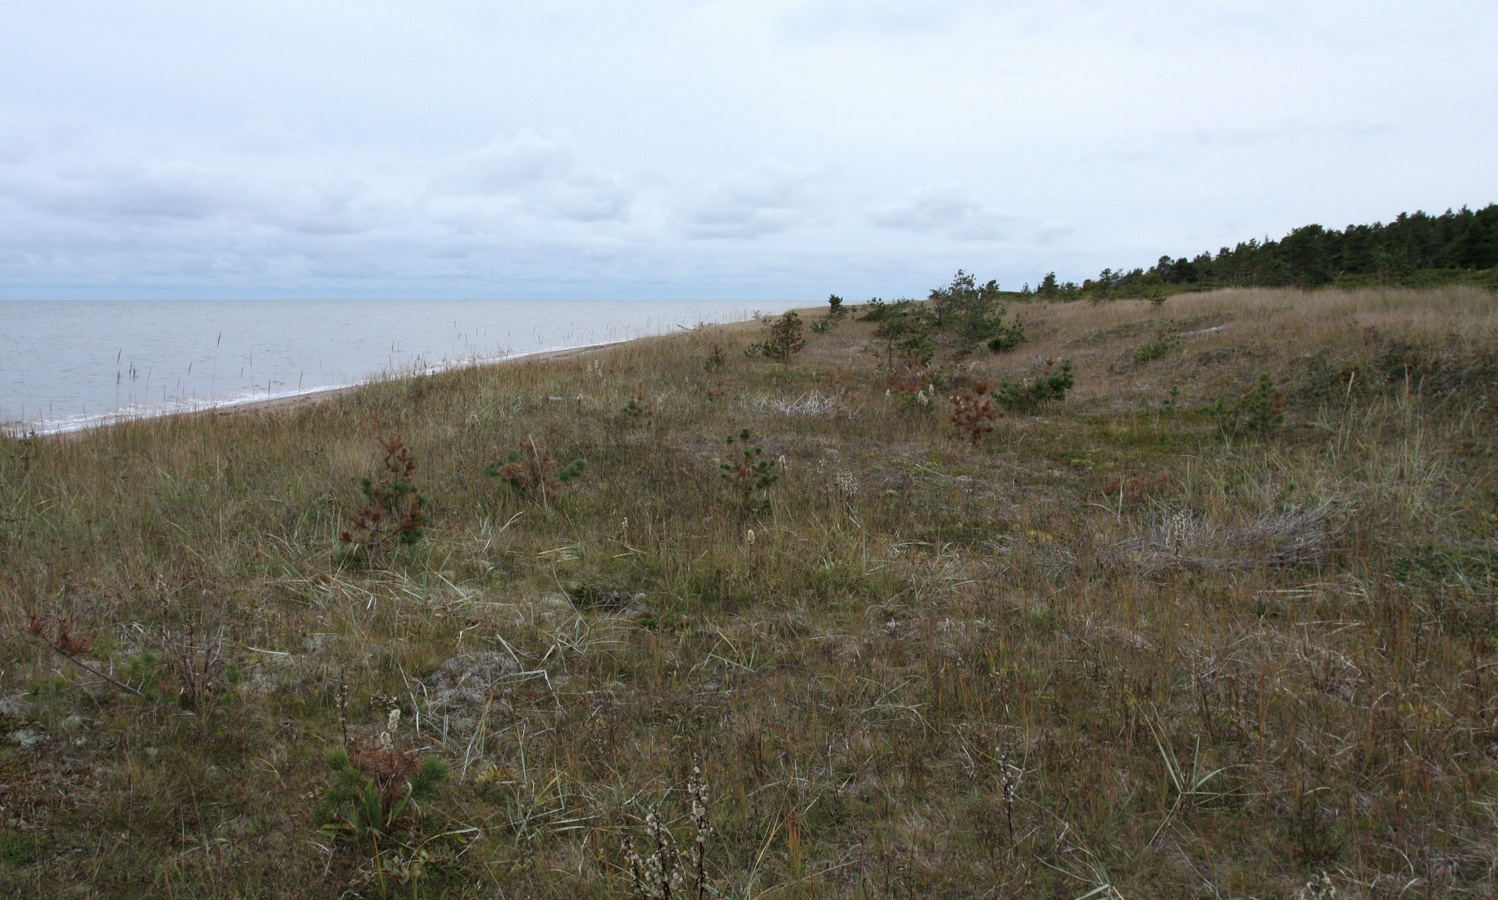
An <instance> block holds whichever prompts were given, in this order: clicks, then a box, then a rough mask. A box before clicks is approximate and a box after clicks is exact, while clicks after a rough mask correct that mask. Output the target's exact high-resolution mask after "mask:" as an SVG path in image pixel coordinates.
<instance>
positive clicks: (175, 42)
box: [0, 0, 1498, 303]
mask: <svg viewBox="0 0 1498 900" xmlns="http://www.w3.org/2000/svg"><path fill="white" fill-rule="evenodd" d="M1495 47H1498V5H1495V3H1494V2H1493V0H1450V2H1447V0H1429V2H1425V3H1419V4H1417V3H1411V2H1408V0H1397V2H1385V0H1372V2H1368V0H1357V2H1354V0H1345V2H1343V0H1298V2H1279V0H1259V2H1252V3H1249V2H1221V0H1117V2H1114V0H1109V2H1103V0H1059V2H1056V0H1048V2H1040V0H1033V2H1032V0H988V2H979V0H743V2H729V0H718V2H714V0H611V2H605V0H587V2H581V0H578V2H574V0H535V2H531V0H486V2H478V0H473V2H466V0H428V2H424V3H419V4H418V3H414V2H412V3H393V2H382V0H362V2H357V3H355V2H347V3H334V2H318V0H295V2H281V0H255V2H234V3H230V2H207V0H193V2H151V0H142V2H136V3H122V2H119V0H100V2H75V0H45V2H40V0H39V2H29V0H4V2H3V3H0V297H5V298H38V299H49V298H67V297H80V298H82V297H105V298H107V297H230V298H232V297H579V298H581V297H620V298H632V297H641V298H648V297H723V298H743V299H749V300H753V299H801V298H805V299H807V300H808V301H810V302H817V303H819V302H821V301H822V300H823V299H825V297H826V296H827V294H829V293H834V292H835V293H839V294H842V295H844V296H846V297H848V298H849V299H850V301H861V300H865V299H868V298H869V297H870V296H874V295H878V296H883V297H886V298H892V297H898V296H924V295H925V293H926V292H927V290H928V289H930V288H932V287H935V286H937V285H939V284H943V283H945V282H947V281H948V280H950V278H951V275H952V273H953V272H954V271H955V270H956V269H958V268H959V267H960V268H964V269H966V270H968V271H970V272H973V273H975V274H976V275H978V276H979V278H980V279H982V280H987V279H989V278H995V279H998V280H999V282H1000V283H1001V284H1002V285H1003V286H1004V287H1006V288H1019V287H1020V286H1021V284H1023V283H1025V282H1029V283H1030V284H1032V285H1033V284H1035V283H1037V282H1038V281H1039V279H1040V278H1041V276H1043V275H1044V274H1045V273H1046V272H1048V271H1051V270H1054V271H1056V272H1057V273H1058V275H1060V277H1061V279H1062V280H1063V281H1064V280H1068V279H1074V280H1078V281H1080V280H1081V279H1082V278H1085V277H1089V276H1092V275H1095V274H1096V273H1097V272H1098V271H1099V270H1100V269H1102V268H1103V267H1105V266H1107V267H1113V268H1120V267H1123V268H1132V267H1134V266H1148V265H1150V264H1151V263H1152V262H1153V261H1154V260H1155V259H1156V258H1157V257H1158V256H1160V255H1161V254H1171V255H1173V256H1179V255H1195V254H1196V253H1199V252H1201V251H1202V250H1208V249H1210V250H1215V249H1216V248H1218V247H1220V246H1222V245H1224V244H1229V245H1230V244H1233V243H1236V242H1237V241H1239V240H1244V239H1247V238H1250V237H1259V238H1261V239H1262V238H1263V237H1265V236H1269V237H1274V238H1278V237H1280V236H1282V235H1283V234H1284V233H1285V232H1286V231H1288V230H1289V229H1291V228H1294V227H1296V226H1299V225H1304V224H1307V223H1311V222H1318V223H1320V224H1323V225H1326V226H1328V227H1338V228H1340V227H1345V226H1346V225H1348V224H1350V223H1370V222H1373V221H1380V220H1382V221H1387V220H1388V219H1390V218H1392V217H1393V216H1394V215H1396V214H1397V213H1399V212H1401V211H1414V210H1417V209H1423V210H1426V211H1428V212H1432V213H1439V212H1442V211H1444V210H1446V209H1447V208H1448V207H1460V206H1462V205H1464V204H1466V205H1470V206H1472V207H1473V208H1480V207H1482V206H1485V205H1487V204H1489V203H1493V202H1498V51H1495V49H1494V48H1495Z"/></svg>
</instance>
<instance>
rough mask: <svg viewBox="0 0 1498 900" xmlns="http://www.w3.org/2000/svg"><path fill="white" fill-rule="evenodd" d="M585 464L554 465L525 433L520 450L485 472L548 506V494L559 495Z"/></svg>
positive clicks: (550, 496)
mask: <svg viewBox="0 0 1498 900" xmlns="http://www.w3.org/2000/svg"><path fill="white" fill-rule="evenodd" d="M631 402H633V401H631ZM587 468H588V461H587V460H585V459H574V460H573V461H572V462H570V463H568V464H567V465H565V466H559V465H557V461H556V460H554V459H552V458H551V456H550V454H547V453H545V452H543V451H542V450H541V449H540V448H539V447H537V446H536V440H535V438H533V437H531V436H529V435H527V436H526V438H525V442H524V443H522V444H521V445H520V449H519V450H511V451H510V452H509V453H508V454H507V455H506V456H505V458H504V460H503V461H496V462H492V463H490V464H489V465H488V466H487V467H485V469H484V472H485V473H486V474H488V475H489V476H490V477H491V478H502V479H504V481H505V482H506V483H508V484H509V485H510V487H512V488H514V489H515V490H516V491H517V492H519V493H520V494H522V495H524V496H526V497H531V498H533V499H536V500H537V501H539V502H540V503H541V505H542V506H543V507H547V506H550V498H552V497H557V496H560V495H561V494H562V492H564V491H565V490H566V489H567V485H568V483H570V482H572V481H574V480H576V479H577V478H578V477H580V476H581V475H582V474H583V472H584V471H585V470H586V469H587Z"/></svg>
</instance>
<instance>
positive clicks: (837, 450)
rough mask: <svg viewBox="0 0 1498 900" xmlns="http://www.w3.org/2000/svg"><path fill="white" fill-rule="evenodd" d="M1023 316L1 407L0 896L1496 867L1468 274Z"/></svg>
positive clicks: (598, 887)
mask: <svg viewBox="0 0 1498 900" xmlns="http://www.w3.org/2000/svg"><path fill="white" fill-rule="evenodd" d="M1015 309H1016V310H1017V311H1019V312H1020V315H1021V317H1022V318H1023V319H1024V320H1025V330H1026V332H1027V335H1028V338H1029V340H1028V343H1026V344H1023V345H1022V346H1020V347H1019V348H1018V349H1016V350H1012V351H1008V352H1005V353H1002V354H998V355H989V354H982V355H979V356H975V357H972V358H969V359H965V360H953V359H950V358H945V357H944V356H943V355H941V354H938V357H937V360H936V362H937V364H938V367H939V370H940V371H939V372H938V373H937V377H939V378H940V379H941V380H942V381H943V382H944V384H945V385H946V386H945V387H944V388H943V389H941V390H938V391H936V392H935V393H934V397H933V396H932V395H931V394H923V395H922V396H923V397H927V398H930V402H922V400H921V399H919V398H914V397H911V396H908V395H901V394H900V393H899V392H889V391H888V390H887V383H886V377H885V374H886V373H884V372H883V371H881V369H880V366H881V364H882V363H883V362H884V361H885V354H884V353H883V352H882V349H881V348H880V342H879V341H877V340H876V339H875V338H874V337H873V335H872V326H871V325H869V324H867V323H862V322H858V321H854V320H852V319H851V318H850V319H845V320H843V321H841V322H840V323H838V324H837V325H836V326H835V327H833V328H832V329H831V330H830V331H827V332H826V333H818V334H808V335H807V338H808V343H807V346H806V349H805V350H804V351H803V352H801V353H799V354H797V355H796V356H794V357H793V359H792V360H791V362H790V363H789V365H781V364H779V363H775V362H771V361H769V360H766V359H763V358H761V359H752V358H748V357H746V356H745V354H744V353H743V352H742V350H743V348H744V347H745V346H746V345H748V344H749V343H750V342H751V341H758V340H762V339H763V338H764V328H763V326H760V325H755V324H752V323H751V324H748V325H745V326H735V327H712V328H702V329H698V330H696V331H693V332H690V333H679V334H675V335H671V336H667V337H663V338H658V339H649V340H641V341H637V342H633V343H630V344H626V345H621V346H617V347H613V348H608V349H603V350H598V351H593V352H589V353H584V354H579V355H575V356H571V357H568V358H565V359H560V360H553V361H549V362H518V363H514V364H508V365H503V366H498V367H493V368H485V369H474V370H467V371H460V372H451V373H446V374H442V375H438V376H432V377H427V378H420V379H415V380H396V381H389V382H386V383H380V384H375V385H372V386H369V387H367V388H365V389H362V390H358V391H355V392H352V393H348V394H345V395H342V396H339V397H336V398H333V399H329V400H327V401H326V402H323V403H319V404H316V405H309V406H304V407H301V408H296V409H290V410H283V411H278V412H274V413H271V412H247V413H238V414H229V415H203V416H190V417H178V418H170V419H159V420H150V421H142V422H138V423H133V424H126V425H121V426H119V427H114V428H109V429H105V430H100V431H96V432H90V433H88V434H85V435H83V436H81V437H79V438H78V439H75V440H66V441H64V440H18V439H15V438H8V439H4V440H3V441H0V563H3V565H0V735H5V736H6V739H5V740H4V742H3V744H0V772H3V781H0V893H7V894H9V895H15V896H20V895H30V896H63V895H66V896H88V895H98V896H123V895H143V894H152V895H158V896H181V897H192V896H234V895H253V896H340V895H343V896H381V895H384V894H388V895H394V896H417V895H420V896H504V897H536V896H543V897H544V896H557V897H586V896H598V897H605V896H621V895H628V894H629V893H630V892H631V891H635V890H641V891H642V893H643V892H645V891H646V890H648V889H649V888H651V884H650V883H649V882H650V881H651V879H652V878H653V877H654V876H653V875H652V874H651V873H652V872H656V871H659V870H669V869H670V868H671V867H672V866H673V865H674V866H676V867H677V872H678V874H679V876H680V880H679V883H678V884H677V885H676V886H675V887H674V888H673V889H672V890H671V892H670V896H673V897H698V896H706V897H713V896H727V897H801V896H855V897H932V896H951V897H967V896H992V897H1017V898H1019V897H1069V898H1081V897H1109V896H1114V897H1128V898H1137V897H1219V896H1220V897H1248V896H1256V897H1289V896H1303V897H1330V896H1333V895H1334V896H1337V897H1344V898H1345V897H1391V898H1392V897H1413V896H1432V897H1435V896H1440V897H1447V896H1481V897H1486V896H1492V893H1493V891H1494V890H1495V889H1498V806H1495V803H1498V769H1495V759H1498V607H1495V600H1498V537H1495V526H1498V466H1495V455H1494V454H1495V438H1494V435H1495V433H1498V312H1495V309H1498V306H1495V303H1494V300H1493V296H1492V294H1491V293H1488V292H1483V291H1477V290H1470V289H1461V288H1448V289H1440V290H1434V291H1426V292H1415V291H1400V290H1377V291H1367V292H1357V293H1329V292H1321V293H1310V294H1306V293H1296V292H1286V291H1236V292H1218V293H1211V294H1193V295H1181V296H1176V297H1172V298H1170V299H1169V300H1167V301H1166V302H1165V303H1164V304H1163V305H1161V306H1159V307H1158V308H1157V307H1154V306H1152V305H1151V304H1149V303H1146V302H1136V301H1124V302H1118V303H1114V304H1109V305H1103V306H1089V305H1084V304H1070V305H1048V306H1047V305H1034V306H1022V307H1016V308H1015ZM820 315H821V312H820V311H818V312H814V313H809V314H807V318H808V321H809V322H810V321H812V320H814V319H815V318H817V317H820ZM715 345H717V346H718V347H719V348H721V350H722V352H723V360H724V367H723V368H722V370H721V371H720V372H717V373H709V372H708V371H706V367H705V363H706V362H707V361H708V360H709V359H710V358H711V356H712V353H713V348H714V346H715ZM1063 358H1064V359H1069V360H1070V361H1071V362H1072V364H1073V366H1074V368H1075V372H1076V387H1075V388H1074V389H1073V390H1072V391H1071V392H1070V394H1069V395H1068V396H1067V397H1066V399H1065V400H1064V401H1061V402H1057V403H1053V404H1050V405H1049V406H1046V407H1044V408H1042V409H1041V410H1040V411H1039V412H1038V413H1037V414H1029V413H1027V414H1010V415H1008V416H1006V417H1004V418H1001V419H999V420H997V422H996V423H994V424H995V428H994V430H993V431H992V433H989V434H987V435H982V436H980V439H979V440H978V441H977V442H976V443H974V442H972V441H970V440H968V439H966V437H964V436H963V435H961V434H959V432H958V430H957V429H956V428H955V427H954V426H953V424H952V421H951V418H950V409H951V405H950V402H949V400H948V396H949V395H950V394H952V393H954V392H957V393H966V392H971V390H972V388H973V386H974V385H975V384H976V383H977V382H979V381H988V382H990V383H993V384H997V383H998V382H999V380H1000V379H1009V380H1011V381H1013V380H1017V379H1021V378H1026V377H1034V376H1035V375H1036V374H1037V373H1039V372H1041V371H1042V370H1044V369H1045V368H1046V360H1047V359H1051V360H1053V361H1054V360H1060V359H1063ZM1261 376H1267V377H1268V379H1269V382H1270V386H1271V389H1272V394H1273V395H1274V396H1275V397H1276V400H1275V402H1276V403H1279V402H1283V410H1282V412H1283V422H1282V423H1277V422H1275V421H1273V420H1272V417H1271V416H1268V415H1266V416H1265V417H1264V418H1263V419H1262V421H1257V422H1254V421H1250V417H1249V415H1248V412H1245V411H1244V410H1240V413H1242V415H1240V416H1239V417H1238V418H1237V419H1236V421H1237V423H1238V424H1239V425H1240V426H1241V427H1239V428H1238V429H1237V430H1236V431H1234V430H1233V429H1232V428H1231V427H1229V428H1226V429H1225V428H1224V427H1222V426H1223V425H1225V424H1226V425H1231V423H1232V421H1233V417H1232V416H1231V415H1229V414H1228V413H1227V412H1219V413H1218V414H1216V415H1215V416H1214V415H1213V414H1212V413H1211V408H1212V407H1213V404H1214V403H1216V402H1217V401H1218V400H1219V398H1225V401H1226V403H1225V406H1224V407H1222V409H1225V410H1230V409H1231V407H1232V405H1233V404H1234V403H1237V402H1238V400H1239V399H1240V398H1243V397H1245V396H1251V395H1252V392H1253V391H1254V389H1255V387H1256V385H1257V384H1259V382H1260V377H1261ZM632 400H633V401H634V402H633V406H632V407H631V405H630V404H631V401H632ZM626 408H629V411H626ZM1255 424H1257V425H1261V426H1262V427H1261V428H1257V429H1256V428H1254V427H1252V426H1253V425H1255ZM746 428H747V429H749V431H750V433H751V439H750V441H749V442H748V446H751V447H759V448H761V449H762V451H763V454H762V456H760V457H758V459H761V460H764V461H766V462H768V464H769V465H768V466H767V467H766V468H765V471H766V472H768V473H769V474H773V475H775V476H777V480H776V481H775V482H774V483H773V484H771V485H769V486H768V487H766V488H764V489H762V490H755V489H754V488H753V485H748V486H746V487H747V490H746V492H745V494H744V495H740V494H739V493H737V492H736V491H735V489H734V486H733V485H732V484H730V483H729V482H728V480H726V479H725V478H724V477H723V474H724V473H723V470H722V463H723V461H724V460H725V456H726V455H728V454H733V453H737V452H738V451H739V449H740V448H741V447H743V446H744V443H743V442H735V443H734V444H733V445H728V444H726V443H725V439H726V438H727V437H728V436H730V435H738V434H740V432H741V431H742V430H743V429H746ZM397 435H398V436H399V437H400V438H401V440H402V441H403V442H404V445H405V446H406V447H407V448H409V452H410V454H411V458H412V459H413V460H414V462H415V469H414V473H413V474H412V476H411V479H410V481H411V483H412V484H413V485H414V486H415V487H416V488H417V489H418V490H419V492H420V496H421V497H422V501H423V505H422V512H423V514H424V516H425V528H424V533H423V535H422V539H421V540H419V541H417V542H415V543H413V544H410V545H409V546H399V547H397V548H396V549H393V550H391V551H389V552H387V553H383V554H377V555H376V556H375V558H373V559H369V558H360V557H359V556H358V555H357V554H355V555H354V556H353V557H351V556H350V548H351V547H352V546H354V545H350V544H348V543H345V542H343V541H341V540H340V533H341V532H343V531H345V530H348V529H349V528H350V517H351V516H352V515H353V514H354V513H355V511H356V510H358V509H359V508H360V507H361V505H363V504H364V503H365V498H364V496H363V495H362V494H361V491H360V486H359V485H360V480H361V478H365V477H370V478H374V479H375V480H376V483H378V479H379V476H380V473H381V458H382V454H383V451H382V449H381V445H380V444H379V443H377V441H376V439H377V438H383V439H386V440H389V439H390V438H392V437H395V436H397ZM527 440H532V441H534V444H535V445H536V447H537V448H539V450H540V452H541V453H543V454H545V455H549V456H551V457H553V458H554V459H555V460H556V461H557V462H558V463H563V464H565V463H567V462H569V461H571V460H573V459H577V458H581V459H585V460H586V461H587V470H586V472H585V473H584V474H583V476H582V477H581V478H579V479H576V480H574V481H572V482H570V483H568V484H566V485H563V486H561V489H554V490H549V491H545V492H533V493H531V494H529V495H527V494H525V493H522V492H519V491H516V490H514V489H512V488H511V487H510V486H509V485H508V484H506V483H505V481H504V480H503V479H500V478H496V477H492V476H489V475H486V474H485V467H486V465H488V464H489V463H491V462H495V461H498V460H502V459H504V458H505V456H506V454H507V453H508V452H509V451H512V450H518V449H521V448H522V443H523V442H525V441H527ZM745 496H747V499H748V501H749V502H748V503H744V502H742V501H743V500H744V497H745ZM761 499H767V500H768V501H769V507H768V508H766V509H756V508H754V507H756V506H758V501H759V500H761ZM355 530H357V529H355ZM351 536H353V537H356V538H357V537H359V535H358V534H354V535H351ZM74 663H82V664H85V665H87V666H89V667H91V669H93V670H94V671H88V670H86V669H84V668H83V667H82V666H80V665H75V664H74ZM103 676H108V677H109V679H111V680H112V681H111V680H106V678H105V677H103ZM136 692H138V694H137V693H136ZM392 709H398V710H399V718H398V721H395V722H392V716H391V710H392ZM392 726H393V727H392ZM382 732H383V734H382ZM330 751H333V753H332V757H331V762H332V764H331V765H330V757H329V752H330ZM338 751H344V752H345V754H346V755H344V756H343V757H342V760H343V761H344V762H343V772H344V775H345V776H347V777H346V778H345V779H344V781H340V775H339V773H338V772H337V771H335V767H336V766H337V765H339V764H340V763H339V760H340V757H339V752H338ZM429 760H438V761H440V762H430V763H429V762H428V761H429ZM694 761H696V762H697V763H700V768H701V777H700V779H697V778H694V776H693V767H694ZM444 764H445V771H446V778H445V780H442V781H441V782H440V783H438V784H435V785H431V784H428V785H425V786H424V787H419V789H418V791H417V793H418V794H419V795H420V796H419V797H417V798H415V799H413V800H412V801H411V802H409V803H407V804H406V805H405V806H404V807H402V808H400V809H398V810H397V809H396V808H395V807H396V805H397V804H399V803H400V802H401V801H402V799H403V798H404V797H405V795H406V793H407V792H408V790H409V789H408V784H410V783H412V782H413V779H415V780H420V776H418V775H417V774H416V773H417V771H418V768H419V766H421V765H428V766H431V767H433V768H432V769H430V770H429V774H430V775H432V777H433V780H435V778H436V777H437V776H438V775H440V774H441V771H440V769H441V767H442V766H443V765H444ZM696 784H705V794H706V797H705V803H701V799H702V794H701V793H700V792H698V793H696V794H695V796H696V797H697V798H698V800H699V804H700V805H701V806H702V809H699V810H698V811H697V812H696V813H695V814H694V811H693V802H692V801H693V796H694V792H693V790H692V788H693V786H694V785H696ZM427 787H430V788H431V789H430V790H429V791H428V790H426V789H425V788H427ZM354 795H362V796H363V797H364V800H365V801H366V805H365V806H363V807H359V806H357V805H356V803H355V802H354V800H351V799H349V798H350V797H351V796H354ZM371 801H373V802H374V804H375V805H374V807H372V808H371V807H370V806H369V805H368V803H369V802H371ZM371 809H372V811H371ZM360 810H363V811H360ZM699 835H700V836H701V837H702V839H703V840H702V843H701V844H700V846H701V848H702V849H703V854H702V864H701V867H700V872H699V869H698V867H697V865H696V862H695V859H694V852H695V849H696V848H697V847H698V846H699V845H698V844H697V843H696V840H697V838H698V836H699ZM631 853H633V854H634V859H633V860H632V859H631V856H630V854H631ZM636 867H637V868H636ZM1333 890H1334V891H1335V894H1332V893H1331V891H1333ZM647 895H648V894H647Z"/></svg>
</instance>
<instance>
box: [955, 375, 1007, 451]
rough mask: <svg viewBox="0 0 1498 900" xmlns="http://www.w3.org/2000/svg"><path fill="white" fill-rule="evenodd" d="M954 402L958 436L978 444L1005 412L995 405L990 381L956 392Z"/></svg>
mask: <svg viewBox="0 0 1498 900" xmlns="http://www.w3.org/2000/svg"><path fill="white" fill-rule="evenodd" d="M950 399H951V402H952V425H953V426H955V427H956V429H957V436H958V437H965V438H967V439H968V440H969V441H971V442H972V444H973V446H975V447H976V446H977V445H978V442H979V441H981V440H982V439H983V436H984V435H985V434H988V433H989V432H990V431H993V426H994V422H995V421H997V420H998V419H999V418H1001V417H1002V416H1003V415H1004V413H1003V412H1002V411H1000V410H999V409H997V408H996V407H995V406H994V402H993V398H992V397H989V396H988V382H986V381H979V382H977V383H976V384H974V385H973V389H972V390H971V391H968V392H966V393H954V394H953V395H952V396H951V398H950Z"/></svg>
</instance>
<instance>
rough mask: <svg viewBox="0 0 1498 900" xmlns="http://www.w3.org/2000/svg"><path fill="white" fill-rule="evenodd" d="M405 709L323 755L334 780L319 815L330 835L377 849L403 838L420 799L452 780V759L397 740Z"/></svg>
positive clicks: (410, 824) (317, 812) (322, 825)
mask: <svg viewBox="0 0 1498 900" xmlns="http://www.w3.org/2000/svg"><path fill="white" fill-rule="evenodd" d="M399 722H400V710H399V709H392V710H391V711H390V715H389V718H388V720H387V722H386V728H385V730H384V731H382V732H380V734H379V737H377V738H362V739H357V740H354V741H352V742H349V743H346V744H345V746H343V747H333V748H331V749H329V750H328V751H327V752H326V753H325V754H324V755H323V760H324V762H326V763H327V766H328V768H329V769H330V770H332V772H333V779H334V780H333V785H332V787H330V788H328V790H327V792H326V793H325V794H324V795H323V799H322V803H321V804H320V805H319V806H318V808H317V811H316V814H315V817H314V818H315V819H316V821H317V822H318V824H319V826H320V827H321V828H322V830H323V831H324V832H325V833H327V834H330V835H333V836H336V837H340V838H343V839H345V840H348V841H351V842H353V843H356V844H364V845H366V846H367V847H369V849H371V850H373V851H374V853H375V854H377V855H378V854H379V853H380V851H381V848H380V845H381V842H382V841H384V842H387V843H388V842H390V841H397V842H398V841H399V840H400V838H401V837H402V836H403V835H404V832H406V831H408V830H410V828H411V827H412V826H413V824H414V821H413V820H414V818H415V815H414V813H415V809H414V807H413V804H414V803H420V802H421V801H422V800H426V799H428V798H430V797H431V796H432V795H433V794H434V793H436V790H437V788H438V786H439V785H441V784H442V782H443V781H445V780H447V775H448V765H447V761H446V760H444V759H442V758H441V757H437V756H425V755H423V754H422V753H421V751H419V750H415V749H403V748H401V747H398V746H397V745H396V740H395V737H394V733H395V730H396V727H397V726H398V724H399Z"/></svg>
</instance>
